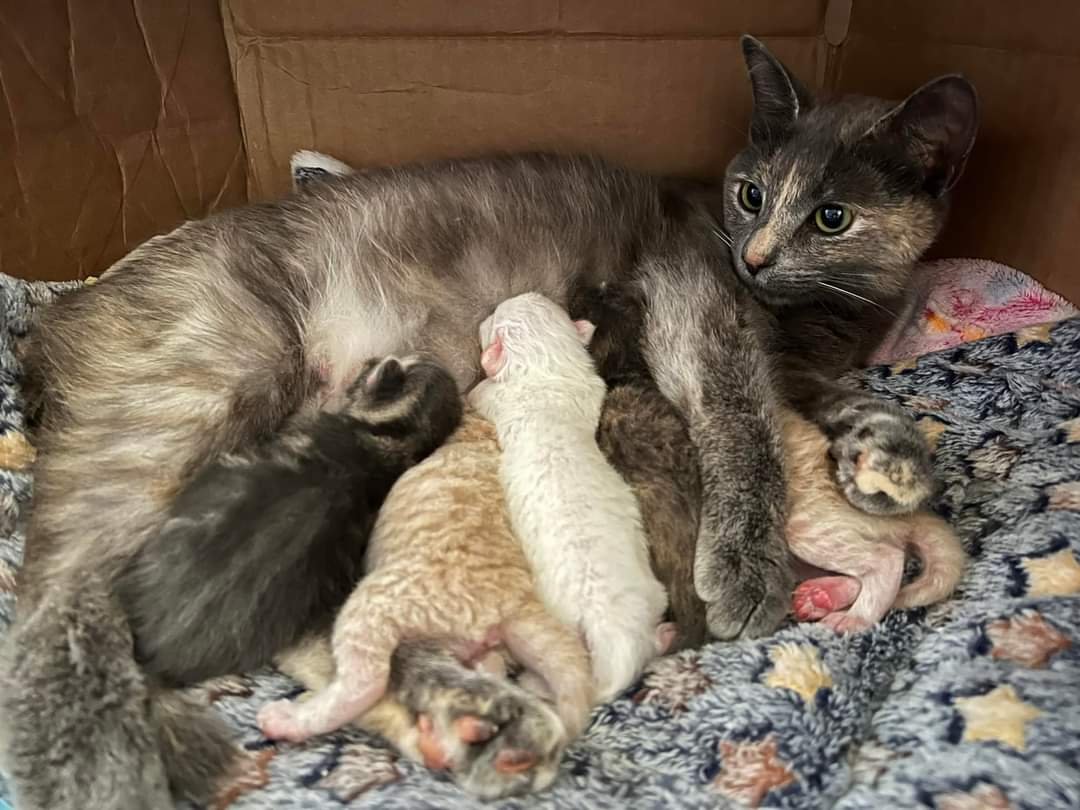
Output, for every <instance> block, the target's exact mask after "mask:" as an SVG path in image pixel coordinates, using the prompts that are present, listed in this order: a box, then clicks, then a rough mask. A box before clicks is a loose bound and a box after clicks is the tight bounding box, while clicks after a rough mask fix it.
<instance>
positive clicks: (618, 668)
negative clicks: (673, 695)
mask: <svg viewBox="0 0 1080 810" xmlns="http://www.w3.org/2000/svg"><path fill="white" fill-rule="evenodd" d="M592 331H593V326H592V324H590V323H589V322H587V321H577V322H571V320H570V318H569V317H568V316H567V314H566V312H565V311H564V310H563V309H562V308H561V307H559V306H558V305H557V304H555V303H553V302H551V301H550V300H548V299H546V298H544V297H543V296H541V295H537V294H535V293H526V294H524V295H519V296H516V297H514V298H511V299H509V300H507V301H504V302H503V303H501V304H499V306H498V307H496V308H495V312H494V314H493V315H491V317H489V318H487V319H486V320H485V321H484V322H483V323H482V324H481V325H480V343H481V345H482V346H484V347H485V349H484V353H483V355H482V356H481V364H482V365H483V367H484V371H485V373H486V374H487V379H486V380H484V381H483V382H481V383H480V384H479V385H477V386H476V387H475V388H474V389H473V390H472V392H471V393H470V394H469V401H470V402H472V403H473V405H474V406H475V407H476V408H477V410H478V411H479V412H480V413H482V414H483V415H484V416H486V417H487V418H489V419H490V420H491V421H492V422H493V423H494V424H495V428H496V430H497V431H498V434H499V444H500V446H501V447H502V460H501V463H500V466H499V476H500V478H501V479H502V482H503V487H504V488H505V490H506V503H507V508H508V511H509V513H510V521H511V524H512V525H513V527H514V532H515V533H516V534H517V536H518V538H519V539H520V541H521V545H522V547H523V548H524V550H525V556H526V557H527V558H528V560H529V563H530V564H531V566H532V569H533V572H534V575H535V577H536V587H537V590H538V591H539V593H540V595H541V597H542V598H543V600H544V602H545V604H547V606H548V609H549V610H551V611H552V613H553V614H554V615H555V616H556V617H558V618H559V619H561V620H562V621H564V622H566V623H567V624H569V625H571V626H572V627H575V628H579V629H580V630H581V632H582V633H583V634H584V636H585V641H586V646H587V647H588V648H589V654H590V657H591V660H592V672H593V681H594V683H595V685H596V694H597V697H598V698H599V699H600V700H609V699H611V698H612V697H614V696H615V695H616V694H618V693H619V692H620V691H622V690H623V689H625V688H626V687H627V686H629V685H630V684H631V683H632V682H633V680H634V678H635V677H636V676H637V675H638V673H639V672H640V671H641V668H642V667H643V666H644V665H645V663H646V662H648V661H649V660H650V659H651V658H653V657H654V656H656V655H657V654H659V653H663V652H664V651H665V650H666V649H667V647H668V646H669V645H670V643H671V635H672V628H671V627H670V625H663V626H661V619H662V618H663V614H664V609H665V608H666V607H667V596H666V594H665V593H664V589H663V587H662V586H661V585H660V583H659V582H657V581H656V578H655V577H654V576H653V574H652V571H651V570H650V569H649V559H648V548H647V544H646V541H645V535H644V532H643V531H642V528H641V513H640V511H639V508H638V504H637V500H636V499H635V497H634V493H633V492H632V491H631V490H630V488H629V487H628V486H627V485H626V483H625V482H624V481H623V480H622V479H621V478H619V475H618V473H616V472H615V470H614V469H612V467H611V465H610V464H608V462H607V461H606V460H605V459H604V456H603V455H602V454H601V453H600V449H599V447H597V444H596V439H595V436H596V429H597V426H598V424H599V421H600V409H601V406H602V404H603V401H604V395H605V387H604V382H603V380H601V379H600V377H599V376H598V375H597V373H596V370H595V369H594V368H593V365H592V361H591V360H590V359H589V353H588V351H587V350H586V346H587V344H588V342H589V338H590V337H591V336H592Z"/></svg>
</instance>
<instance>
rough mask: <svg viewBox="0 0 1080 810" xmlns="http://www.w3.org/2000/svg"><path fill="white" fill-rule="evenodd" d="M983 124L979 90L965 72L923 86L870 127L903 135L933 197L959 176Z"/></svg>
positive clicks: (874, 129) (949, 186)
mask: <svg viewBox="0 0 1080 810" xmlns="http://www.w3.org/2000/svg"><path fill="white" fill-rule="evenodd" d="M978 128H979V102H978V96H977V95H976V94H975V88H974V87H973V86H972V85H971V82H969V81H968V80H967V79H965V78H963V77H962V76H942V77H941V78H939V79H934V81H932V82H930V83H929V84H925V85H923V86H922V87H920V88H919V89H918V90H916V91H915V92H914V93H912V94H911V95H910V96H908V97H907V99H906V100H905V101H904V102H903V103H902V104H900V105H898V106H897V107H895V108H894V109H892V110H891V111H890V112H889V113H888V114H887V115H885V116H884V117H883V118H882V119H881V120H880V121H878V123H876V124H875V125H874V126H873V128H872V129H871V132H872V133H875V134H879V135H880V134H884V133H888V134H892V135H896V136H899V137H900V138H901V139H903V141H904V143H905V144H906V146H907V149H908V150H909V151H910V152H912V153H913V154H914V156H915V157H916V158H917V159H918V160H919V162H920V163H921V164H922V165H923V168H924V170H925V177H926V180H925V188H926V190H927V191H928V192H929V193H930V194H933V195H934V196H935V197H940V196H941V195H943V194H945V193H946V192H947V191H949V190H950V189H951V188H952V187H953V186H955V185H956V182H957V181H958V180H959V179H960V175H961V174H963V172H964V166H965V165H966V164H967V159H968V155H970V154H971V149H972V147H973V146H974V145H975V134H976V132H977V131H978Z"/></svg>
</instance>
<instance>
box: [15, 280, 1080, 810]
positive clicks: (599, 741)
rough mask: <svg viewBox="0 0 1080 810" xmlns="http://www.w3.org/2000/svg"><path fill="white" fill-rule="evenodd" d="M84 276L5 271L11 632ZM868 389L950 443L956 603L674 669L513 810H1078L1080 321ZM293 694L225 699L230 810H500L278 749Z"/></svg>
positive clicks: (334, 746) (238, 687)
mask: <svg viewBox="0 0 1080 810" xmlns="http://www.w3.org/2000/svg"><path fill="white" fill-rule="evenodd" d="M73 286H75V285H73V284H63V285H55V284H54V285H46V284H41V283H26V282H21V281H16V280H14V279H9V278H6V277H3V276H0V627H6V626H7V623H8V622H9V621H10V619H11V615H12V611H13V609H14V607H15V606H14V598H13V596H12V588H13V585H14V579H15V576H16V572H17V570H18V566H19V561H20V558H21V543H22V536H21V533H20V529H19V526H18V514H19V510H20V508H21V507H22V506H23V505H24V504H25V503H26V502H27V500H28V499H29V497H30V490H31V480H30V475H29V465H30V463H31V461H32V459H33V449H32V447H31V446H30V445H29V443H28V442H27V440H26V438H25V436H24V434H23V430H22V429H23V421H22V416H21V414H20V412H19V404H18V364H17V360H16V347H17V343H18V341H19V340H20V339H22V338H23V337H24V336H25V333H26V328H27V322H28V319H29V316H30V313H31V312H32V310H33V308H34V307H37V306H43V305H47V303H48V302H49V301H50V300H51V299H52V298H53V297H55V296H56V295H59V294H62V293H63V292H65V291H67V290H68V289H71V288H72V287H73ZM87 339H88V340H92V339H93V336H92V335H88V336H87ZM859 380H860V381H861V383H862V384H863V385H864V386H865V387H866V388H867V389H869V390H871V391H873V392H875V393H876V394H878V395H880V396H882V397H886V398H889V399H892V400H895V401H897V402H899V403H900V404H901V405H903V406H904V407H905V408H907V409H909V410H910V411H911V412H912V413H914V414H915V416H916V417H917V418H918V419H919V422H920V424H921V425H922V427H923V428H924V429H925V432H926V435H927V436H928V437H929V438H930V440H931V441H932V442H933V443H934V445H935V447H936V459H937V468H938V472H939V474H940V477H941V479H942V481H943V482H944V485H945V486H944V490H943V492H942V495H941V498H940V502H939V504H938V509H939V511H940V513H941V514H942V515H943V516H944V517H946V518H947V519H948V520H949V521H951V522H952V524H953V525H954V526H956V528H957V529H958V530H959V532H960V534H961V535H962V537H963V538H964V542H965V544H966V546H967V548H968V550H969V552H970V553H971V557H972V564H971V567H970V570H969V571H968V573H967V575H966V577H965V579H964V581H963V583H962V586H961V589H960V592H959V593H958V594H957V596H956V597H955V598H954V599H953V600H951V601H949V602H947V603H945V604H942V605H939V606H936V607H934V608H932V609H930V610H913V611H896V612H894V613H892V614H891V615H890V616H889V617H888V618H887V619H886V620H885V622H884V623H883V624H882V625H881V626H879V627H878V628H876V629H874V630H872V631H870V632H867V633H863V634H860V635H856V636H852V637H837V636H835V635H833V634H832V633H831V632H830V631H829V630H827V629H825V628H821V627H816V626H813V625H803V626H795V627H789V628H786V629H784V630H781V631H780V632H778V633H777V634H776V635H775V636H773V637H772V638H769V639H765V640H761V641H757V642H745V643H733V644H712V645H710V646H707V647H705V648H704V649H702V650H700V651H691V652H684V653H682V654H679V655H676V656H672V657H668V658H664V659H661V660H660V661H658V662H656V663H655V664H654V665H653V666H652V667H651V668H650V670H649V671H648V672H647V673H646V675H645V676H644V678H643V679H642V680H641V682H640V683H639V684H637V685H636V686H635V687H634V688H632V689H630V690H629V691H628V692H627V693H626V694H625V695H623V696H622V697H621V698H620V699H619V700H616V701H615V702H614V703H611V704H610V705H607V706H603V707H601V708H599V709H598V710H597V711H596V713H595V715H594V717H593V721H592V725H591V727H590V728H589V729H588V731H587V733H586V734H585V735H584V736H583V738H582V739H580V740H579V741H578V742H577V743H576V744H575V745H574V746H572V748H571V749H570V750H569V752H568V754H567V756H566V759H565V762H564V764H563V766H562V772H561V775H560V778H559V780H558V781H557V782H556V784H555V786H554V787H553V788H552V789H551V790H550V791H548V792H546V793H544V794H541V795H537V796H531V797H525V798H522V799H515V800H510V801H506V802H503V803H502V804H499V805H497V806H499V807H507V808H511V807H512V808H525V807H553V808H590V809H592V808H596V809H597V810H599V808H638V807H642V808H645V807H648V808H653V807H656V808H672V807H692V808H698V807H701V808H704V807H709V808H717V807H721V808H722V807H728V806H731V807H743V806H751V807H755V806H757V807H778V808H820V807H836V808H845V810H855V809H856V808H865V810H884V809H885V808H908V807H929V808H936V809H937V810H983V809H984V808H985V809H987V810H1005V809H1006V808H1016V810H1020V809H1021V808H1031V809H1032V810H1047V808H1066V807H1080V646H1078V644H1077V641H1078V640H1080V560H1078V556H1080V318H1076V319H1072V320H1068V321H1063V322H1061V323H1058V324H1055V325H1048V326H1039V327H1029V328H1026V329H1024V330H1022V331H1020V332H1017V333H1015V334H1011V335H1003V336H998V337H991V338H987V339H984V340H981V341H978V342H975V343H968V344H965V345H962V346H960V347H957V348H954V349H948V350H945V351H942V352H938V353H936V354H930V355H926V356H923V357H920V358H918V359H917V360H912V361H910V362H902V363H896V364H893V365H892V366H880V367H875V368H871V369H868V370H866V371H865V372H862V373H861V374H860V375H859ZM295 689H296V687H295V684H293V683H291V682H290V681H289V680H288V679H286V678H285V677H283V676H281V675H279V674H277V673H273V672H270V671H262V672H257V673H251V674H248V675H243V676H236V677H231V678H224V679H220V680H218V681H216V682H214V683H213V684H212V685H211V686H210V687H209V688H207V689H206V690H205V694H206V697H207V700H209V701H212V702H213V704H214V705H215V706H216V707H217V708H218V709H219V710H220V711H221V712H222V713H223V714H224V715H225V716H226V717H227V718H228V719H229V720H230V721H231V722H232V723H233V724H234V725H235V727H236V729H237V735H238V738H239V739H240V741H241V742H242V744H243V745H244V746H245V747H246V748H247V749H248V752H249V753H248V757H247V758H246V766H245V769H244V771H243V773H242V774H241V775H240V776H239V778H238V779H237V781H236V782H235V783H234V784H232V785H230V786H229V788H228V789H227V790H226V791H225V792H223V793H222V794H221V796H220V797H219V801H218V802H217V806H219V807H225V806H229V807H233V808H236V809H237V810H240V809H241V808H255V807H276V808H286V807H293V808H301V807H303V808H324V807H328V808H334V807H340V806H343V805H347V806H349V807H357V808H361V807H367V808H379V810H397V809H398V808H400V809H401V810H418V808H440V809H441V810H451V809H452V808H472V807H480V806H484V805H481V804H480V803H478V802H475V801H473V800H471V799H470V798H469V797H467V796H465V795H463V794H462V793H461V792H460V791H458V790H457V789H456V788H455V786H454V785H453V784H452V783H451V782H449V781H448V780H447V779H446V778H445V777H443V776H441V775H439V774H436V773H431V772H429V771H426V770H425V769H423V768H421V767H418V766H416V765H414V764H412V763H411V762H408V761H406V760H404V759H401V758H399V757H398V756H396V755H395V754H394V752H393V751H391V750H390V749H388V748H387V747H386V746H385V745H384V744H382V743H381V742H380V741H378V740H376V739H373V738H371V737H368V736H366V735H364V734H363V733H361V732H359V731H344V732H341V733H338V734H333V735H330V736H327V737H325V738H322V739H319V740H315V741H312V742H310V743H309V744H305V745H300V746H284V745H283V746H280V747H275V746H273V745H271V744H269V743H268V742H267V741H265V740H263V739H262V738H261V737H260V735H259V732H258V730H257V728H256V727H255V723H254V717H255V711H256V709H257V708H258V707H259V706H260V705H261V704H262V703H263V702H264V701H266V700H269V699H273V698H276V697H280V696H282V695H283V694H288V693H292V692H295ZM0 795H2V789H0ZM0 807H3V801H2V799H0Z"/></svg>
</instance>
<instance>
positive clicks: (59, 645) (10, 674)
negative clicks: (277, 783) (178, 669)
mask: <svg viewBox="0 0 1080 810" xmlns="http://www.w3.org/2000/svg"><path fill="white" fill-rule="evenodd" d="M21 603H22V604H23V605H25V606H26V610H25V612H23V613H21V614H20V616H19V618H18V619H17V621H16V623H15V625H14V626H13V627H12V628H11V632H10V633H9V634H8V638H7V639H6V641H5V644H4V649H3V654H2V658H0V726H2V730H0V756H2V762H3V769H4V772H5V775H6V776H7V777H8V780H9V781H8V784H9V785H10V787H11V788H12V789H13V791H14V794H15V797H14V798H15V801H14V804H15V806H16V807H18V808H20V810H46V809H47V810H83V808H87V807H93V808H95V810H98V808H101V809H102V810H121V809H123V810H127V809H128V808H133V807H138V808H145V809H146V810H158V809H159V808H160V810H172V808H173V807H174V806H175V800H174V796H173V794H174V793H175V795H176V796H183V797H188V798H192V799H195V800H205V799H207V798H209V797H210V795H211V794H212V793H213V790H214V788H215V786H216V785H215V782H216V780H217V779H218V778H219V777H221V776H224V775H225V772H226V769H227V768H228V767H229V765H230V764H231V763H232V761H233V755H234V754H235V752H236V749H235V748H234V747H233V745H232V743H231V741H230V739H229V737H230V735H229V733H228V731H227V729H226V727H225V726H224V724H223V723H222V722H221V721H220V720H217V719H216V718H215V717H214V716H213V715H212V714H211V713H210V710H209V709H208V708H206V707H199V706H197V705H196V704H195V703H194V702H193V701H191V700H190V699H189V698H187V697H186V696H184V695H182V694H179V693H177V692H172V691H162V690H157V689H154V688H152V687H151V685H150V684H148V682H147V680H146V679H145V677H144V675H143V673H142V671H141V669H140V668H139V666H138V664H137V663H136V661H135V659H134V656H133V653H132V649H133V645H132V638H131V632H130V630H129V628H128V625H127V621H126V619H125V617H124V614H123V612H122V611H121V610H120V608H119V606H118V605H116V603H115V601H114V600H113V599H112V598H111V597H110V596H109V595H108V591H107V589H105V588H104V587H103V586H102V585H101V584H100V583H99V582H97V581H95V580H88V581H84V582H82V583H79V584H78V585H76V586H74V587H72V588H70V589H60V588H57V587H55V586H54V587H53V588H52V589H50V590H49V591H48V592H47V593H42V594H39V595H38V598H37V599H36V600H35V601H34V602H33V604H30V603H29V602H28V601H27V599H26V598H25V596H24V598H23V599H22V600H21Z"/></svg>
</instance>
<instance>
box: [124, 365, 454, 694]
mask: <svg viewBox="0 0 1080 810" xmlns="http://www.w3.org/2000/svg"><path fill="white" fill-rule="evenodd" d="M343 399H344V401H343V402H342V403H341V405H342V410H341V411H340V413H329V412H326V411H315V412H311V411H304V412H300V413H297V414H296V415H294V416H293V417H292V418H291V419H290V420H289V421H288V422H287V423H286V425H285V426H284V427H283V428H282V430H281V431H280V433H278V434H275V436H274V437H273V438H272V439H270V440H268V441H266V442H264V443H262V444H260V445H256V446H255V447H253V448H251V449H250V450H246V451H245V452H243V453H230V454H226V455H223V456H221V457H219V458H218V459H217V460H216V461H214V462H212V463H210V464H209V465H207V466H206V467H204V468H203V469H201V470H200V471H199V473H198V474H197V475H196V476H195V478H194V480H193V481H192V482H191V484H190V485H188V487H186V488H185V489H184V490H183V491H182V492H181V494H180V496H179V497H178V498H177V499H176V500H175V501H174V502H173V504H172V507H171V509H170V512H169V516H168V518H167V520H166V521H165V523H164V525H163V526H162V528H161V530H160V531H159V532H157V534H155V535H153V536H152V537H150V538H149V539H148V540H147V542H146V543H145V544H144V545H143V546H141V547H140V549H139V551H138V553H137V554H136V555H135V556H134V557H133V558H132V560H131V561H130V563H129V564H128V565H127V567H126V568H125V569H124V570H123V572H122V573H121V575H120V577H119V579H118V583H117V592H118V594H119V597H120V600H121V603H122V604H123V606H124V608H125V610H126V611H127V614H128V616H129V617H130V621H131V625H132V628H133V630H134V636H135V646H136V652H137V655H138V658H139V660H140V662H141V663H142V665H143V666H144V667H145V668H146V670H147V671H148V672H150V673H152V674H154V675H156V676H157V677H158V678H159V679H161V680H162V681H165V682H174V683H178V684H187V683H194V682H197V681H201V680H204V679H206V678H211V677H215V676H218V675H225V674H228V673H233V672H242V671H245V670H248V669H252V668H255V667H258V666H261V665H263V664H266V663H268V662H269V661H270V660H271V658H272V656H273V655H274V654H275V653H276V652H278V651H279V650H281V649H283V648H284V647H286V646H288V645H291V644H294V643H296V642H297V641H298V640H299V639H300V638H301V637H302V636H303V635H304V634H305V633H307V632H308V631H309V630H311V628H312V627H313V626H318V625H319V624H321V623H325V622H329V621H330V619H331V617H332V615H333V612H334V611H335V610H336V609H337V608H338V606H339V605H341V603H342V602H343V601H345V598H346V597H347V596H348V594H349V592H350V591H351V590H352V588H353V585H354V584H355V582H356V580H357V579H358V578H359V577H360V573H361V569H360V564H361V561H362V559H363V554H364V548H365V546H366V542H367V536H368V533H369V532H370V531H371V526H372V524H373V523H374V521H375V514H376V512H377V511H378V508H379V505H380V504H381V503H382V500H383V498H384V497H386V493H387V492H388V491H389V490H390V487H391V485H392V484H393V482H394V481H395V480H396V479H397V478H398V476H399V475H401V474H402V473H403V472H404V471H405V470H406V469H408V468H409V467H411V466H412V465H413V464H415V463H416V462H417V461H419V460H421V459H422V458H424V457H425V456H427V455H428V454H429V453H430V452H431V451H432V450H434V449H435V448H436V447H437V446H438V445H439V444H440V443H441V442H442V441H443V439H445V437H446V436H447V435H448V434H449V433H450V431H452V430H453V429H454V428H455V427H456V426H457V424H458V420H459V419H460V416H461V398H460V396H459V395H458V392H457V387H456V385H455V383H454V380H453V378H452V377H451V376H450V374H449V373H448V372H447V371H445V370H444V369H443V368H442V367H441V366H438V365H436V364H434V363H432V362H428V361H425V360H420V359H417V358H414V357H413V358H406V359H404V360H402V361H400V362H399V361H398V360H397V359H395V358H393V357H390V358H387V359H385V360H383V361H382V362H381V363H378V364H375V363H374V362H372V363H369V364H368V366H367V367H365V369H364V373H362V374H361V375H360V377H359V378H358V379H357V380H356V381H355V382H354V383H353V384H352V385H351V386H350V387H349V388H348V390H347V392H346V393H345V395H344V398H343ZM211 573H212V574H213V575H212V576H211ZM184 616H213V617H214V623H213V624H212V625H211V626H207V625H206V624H204V623H201V622H196V621H190V620H187V621H185V620H183V617H184Z"/></svg>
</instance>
